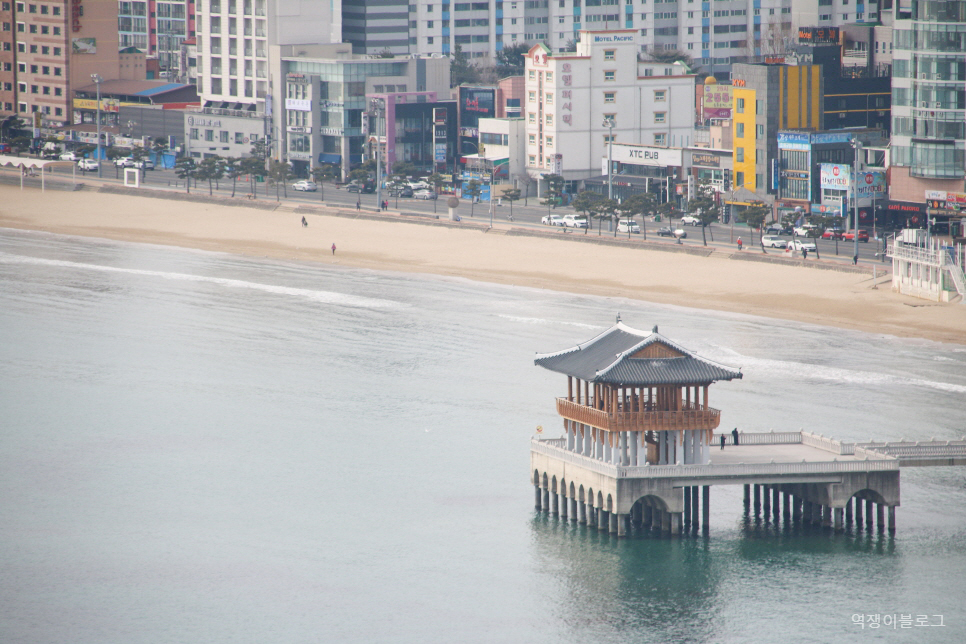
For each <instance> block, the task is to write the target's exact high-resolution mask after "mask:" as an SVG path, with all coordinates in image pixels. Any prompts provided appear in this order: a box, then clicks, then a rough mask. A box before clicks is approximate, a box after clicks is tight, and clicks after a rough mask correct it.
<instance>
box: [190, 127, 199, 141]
mask: <svg viewBox="0 0 966 644" xmlns="http://www.w3.org/2000/svg"><path fill="white" fill-rule="evenodd" d="M188 136H189V138H192V139H194V140H195V141H197V140H198V128H196V127H193V128H191V133H190V134H189V135H188Z"/></svg>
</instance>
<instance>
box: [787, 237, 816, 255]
mask: <svg viewBox="0 0 966 644" xmlns="http://www.w3.org/2000/svg"><path fill="white" fill-rule="evenodd" d="M788 247H789V248H791V249H792V250H796V251H799V252H801V251H802V249H804V250H807V251H809V252H814V251H815V242H810V241H802V240H800V239H793V240H792V241H790V242H788Z"/></svg>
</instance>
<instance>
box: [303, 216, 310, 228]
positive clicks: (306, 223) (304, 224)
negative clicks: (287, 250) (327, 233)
mask: <svg viewBox="0 0 966 644" xmlns="http://www.w3.org/2000/svg"><path fill="white" fill-rule="evenodd" d="M308 225H309V222H307V221H305V217H302V228H305V227H306V226H308Z"/></svg>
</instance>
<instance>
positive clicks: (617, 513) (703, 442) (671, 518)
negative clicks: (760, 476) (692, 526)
mask: <svg viewBox="0 0 966 644" xmlns="http://www.w3.org/2000/svg"><path fill="white" fill-rule="evenodd" d="M534 362H535V364H537V365H539V366H541V367H544V368H545V369H549V370H551V371H555V372H557V373H561V374H564V375H566V376H567V395H566V397H561V398H558V399H557V413H558V414H559V415H560V416H561V418H562V419H563V427H564V434H565V438H564V439H563V440H562V441H560V444H559V446H558V448H559V449H560V451H561V452H563V453H562V454H560V455H559V456H554V455H551V454H550V453H546V452H544V453H540V452H538V451H532V452H531V470H532V471H533V472H534V479H535V480H534V484H535V486H536V487H537V494H538V495H541V494H546V495H548V497H549V499H550V500H551V504H552V505H556V503H555V501H556V496H557V495H558V494H562V496H564V497H565V498H566V499H568V500H569V505H570V508H569V511H570V513H571V516H577V515H578V514H580V515H581V516H586V514H587V512H596V513H598V517H597V518H598V522H597V523H598V525H605V526H608V527H610V529H611V531H612V532H617V533H618V534H623V533H624V530H625V524H626V522H627V519H628V516H629V514H630V512H631V508H632V506H634V505H635V504H636V503H637V501H638V500H639V499H640V498H641V497H644V496H646V495H647V496H653V497H654V498H655V499H656V500H657V503H658V505H659V506H660V507H661V508H664V509H665V510H666V511H667V513H668V522H669V524H670V525H671V529H672V532H675V531H676V532H680V530H681V525H682V511H683V504H684V501H683V498H682V492H683V490H682V488H680V487H677V488H672V487H668V488H667V489H662V488H661V487H660V482H659V481H655V480H649V479H633V478H629V477H614V478H611V477H609V476H606V475H601V474H600V473H599V472H596V473H595V472H594V469H593V467H592V465H593V463H595V462H599V463H602V464H606V465H608V466H625V467H635V468H636V467H640V466H645V465H691V464H707V463H709V462H710V460H711V454H710V449H711V439H712V435H713V433H714V430H715V428H716V427H718V424H719V423H720V421H721V412H720V411H719V410H717V409H714V408H712V407H711V406H710V405H709V404H708V389H709V387H710V386H711V384H713V383H714V382H717V381H720V380H733V379H735V378H741V372H740V371H739V370H737V369H732V368H730V367H726V366H723V365H720V364H717V363H715V362H712V361H710V360H707V359H704V358H701V357H700V356H697V355H696V354H694V353H692V352H690V351H688V350H687V349H685V348H683V347H682V346H680V345H679V344H677V343H675V342H672V341H671V340H669V339H668V338H666V337H664V336H663V335H661V334H660V333H658V330H657V327H654V330H653V332H652V333H645V332H641V331H637V330H635V329H632V328H630V327H628V326H625V325H624V324H622V323H621V322H620V321H618V322H617V324H615V325H614V326H612V327H611V328H610V329H608V330H607V331H604V332H603V333H601V334H600V335H598V336H597V337H595V338H593V339H591V340H589V341H587V342H584V343H581V344H578V345H576V346H574V347H571V348H569V349H565V350H563V351H558V352H554V353H547V354H538V355H537V357H536V359H535V360H534ZM567 454H573V455H575V456H580V457H583V458H581V459H579V460H578V461H575V462H576V463H579V465H578V467H576V468H574V469H571V466H570V465H568V466H567V473H566V477H565V478H566V481H567V483H568V484H569V487H566V486H564V489H561V488H560V487H558V484H559V483H560V480H559V479H558V478H556V477H554V478H553V480H552V481H543V480H542V478H543V477H544V476H547V473H548V472H553V471H555V470H557V469H558V468H557V467H556V464H557V462H563V461H565V460H566V455H567ZM585 463H586V464H585ZM584 464H585V465H584ZM584 474H586V476H584ZM551 476H552V475H551ZM689 491H690V490H689ZM537 501H538V503H539V502H541V498H540V497H539V496H538V498H537ZM564 512H565V514H566V510H565V511H564ZM585 520H586V519H585Z"/></svg>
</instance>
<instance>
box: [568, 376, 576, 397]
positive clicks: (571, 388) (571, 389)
mask: <svg viewBox="0 0 966 644" xmlns="http://www.w3.org/2000/svg"><path fill="white" fill-rule="evenodd" d="M567 400H569V401H570V402H573V400H574V377H573V376H567Z"/></svg>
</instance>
